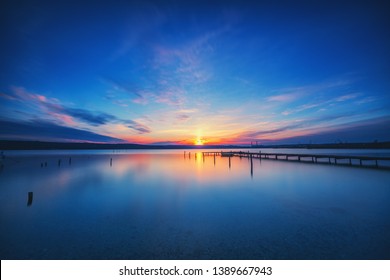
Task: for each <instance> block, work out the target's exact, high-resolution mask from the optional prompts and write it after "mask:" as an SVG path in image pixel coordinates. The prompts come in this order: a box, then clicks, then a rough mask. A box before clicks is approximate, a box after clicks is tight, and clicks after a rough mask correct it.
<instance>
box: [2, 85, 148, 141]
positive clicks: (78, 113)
mask: <svg viewBox="0 0 390 280" xmlns="http://www.w3.org/2000/svg"><path fill="white" fill-rule="evenodd" d="M11 90H12V95H9V96H12V98H13V100H15V101H18V102H22V103H23V104H28V105H29V106H34V107H36V108H37V109H38V110H40V111H41V112H42V113H43V115H47V116H51V117H52V118H54V119H53V120H52V121H56V122H57V123H61V124H64V125H76V124H77V122H76V120H78V121H80V122H82V123H85V124H87V125H90V126H95V127H96V126H102V125H106V124H111V123H121V124H124V125H126V126H127V127H128V128H130V129H132V130H134V131H135V132H137V133H139V134H144V133H150V132H151V129H150V128H149V127H147V126H145V125H143V124H140V123H138V122H136V121H134V120H124V119H121V118H118V117H116V116H114V115H111V114H107V113H103V112H94V111H90V110H86V109H80V108H72V107H69V106H66V105H63V104H61V103H60V102H59V100H57V99H53V98H48V97H46V96H44V95H41V94H36V93H32V92H29V91H27V90H26V89H24V88H22V87H12V88H11Z"/></svg>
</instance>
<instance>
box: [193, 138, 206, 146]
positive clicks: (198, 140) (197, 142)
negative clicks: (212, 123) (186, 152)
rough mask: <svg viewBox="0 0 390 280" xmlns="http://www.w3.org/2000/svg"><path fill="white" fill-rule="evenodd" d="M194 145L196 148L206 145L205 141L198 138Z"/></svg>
mask: <svg viewBox="0 0 390 280" xmlns="http://www.w3.org/2000/svg"><path fill="white" fill-rule="evenodd" d="M194 144H195V145H196V146H201V145H203V144H204V140H203V139H202V138H196V139H195V142H194Z"/></svg>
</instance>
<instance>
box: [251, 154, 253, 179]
mask: <svg viewBox="0 0 390 280" xmlns="http://www.w3.org/2000/svg"><path fill="white" fill-rule="evenodd" d="M251 177H253V160H252V154H251Z"/></svg>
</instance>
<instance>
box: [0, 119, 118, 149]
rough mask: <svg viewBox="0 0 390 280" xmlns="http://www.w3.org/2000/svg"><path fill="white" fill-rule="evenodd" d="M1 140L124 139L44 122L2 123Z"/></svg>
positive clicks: (115, 140)
mask: <svg viewBox="0 0 390 280" xmlns="http://www.w3.org/2000/svg"><path fill="white" fill-rule="evenodd" d="M0 126H1V128H2V129H1V134H0V138H1V139H10V140H15V139H19V140H42V141H59V142H64V141H65V142H74V141H83V142H85V141H87V142H104V143H107V142H109V143H120V142H124V141H123V140H122V139H118V138H114V137H109V136H106V135H101V134H97V133H94V132H91V131H87V130H82V129H76V128H72V127H66V126H62V125H57V124H54V123H52V122H46V121H43V120H30V121H2V120H0Z"/></svg>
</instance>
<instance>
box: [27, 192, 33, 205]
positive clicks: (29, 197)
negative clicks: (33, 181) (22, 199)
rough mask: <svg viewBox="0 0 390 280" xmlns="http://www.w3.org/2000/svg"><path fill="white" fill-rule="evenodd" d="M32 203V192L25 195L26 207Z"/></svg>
mask: <svg viewBox="0 0 390 280" xmlns="http://www.w3.org/2000/svg"><path fill="white" fill-rule="evenodd" d="M32 202H33V192H28V195H27V206H31V204H32Z"/></svg>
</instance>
